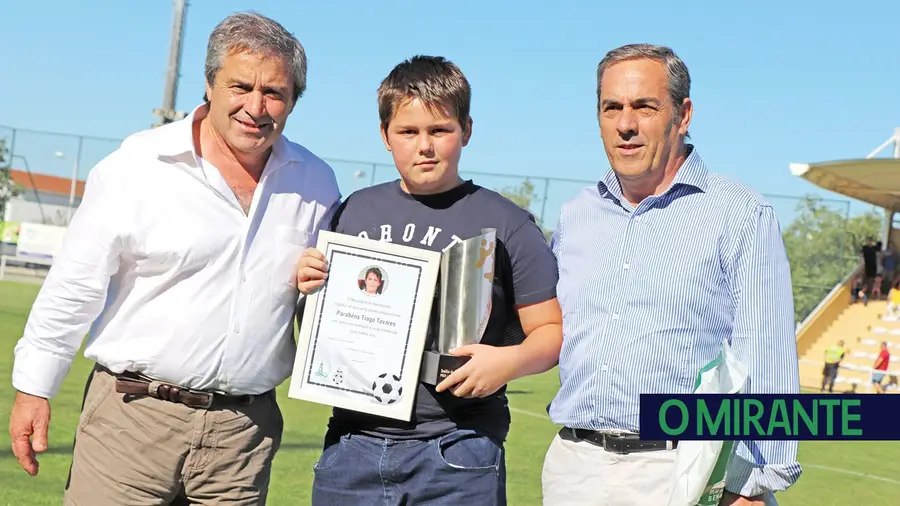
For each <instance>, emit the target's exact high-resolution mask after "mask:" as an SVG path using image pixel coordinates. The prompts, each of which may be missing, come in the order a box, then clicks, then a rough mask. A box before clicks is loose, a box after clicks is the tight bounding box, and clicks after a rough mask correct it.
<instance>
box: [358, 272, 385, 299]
mask: <svg viewBox="0 0 900 506" xmlns="http://www.w3.org/2000/svg"><path fill="white" fill-rule="evenodd" d="M359 274H360V275H359V279H358V280H357V285H359V290H360V291H361V292H362V293H364V294H366V295H368V296H369V297H377V296H378V295H381V294H382V293H384V291H385V290H387V284H388V279H387V273H386V272H385V270H384V268H383V267H380V266H377V265H372V266H369V267H366V268H365V269H363V270H362V272H360V273H359Z"/></svg>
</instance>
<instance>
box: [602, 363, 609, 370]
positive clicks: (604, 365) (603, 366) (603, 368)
mask: <svg viewBox="0 0 900 506" xmlns="http://www.w3.org/2000/svg"><path fill="white" fill-rule="evenodd" d="M607 369H609V367H606V364H603V365H602V366H600V370H601V371H603V372H606V370H607Z"/></svg>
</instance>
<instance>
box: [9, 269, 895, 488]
mask: <svg viewBox="0 0 900 506" xmlns="http://www.w3.org/2000/svg"><path fill="white" fill-rule="evenodd" d="M37 290H38V287H37V286H35V285H25V284H16V283H8V282H0V377H2V378H3V383H2V386H0V413H2V419H3V420H4V427H6V425H7V422H8V416H9V415H8V413H9V409H10V407H11V405H12V400H13V397H14V392H13V390H12V387H11V386H10V375H11V370H12V356H13V355H12V352H13V347H14V346H15V343H16V341H17V339H18V338H19V336H20V335H21V332H22V328H23V326H24V324H25V319H26V317H27V316H28V311H29V308H30V307H31V303H32V301H33V300H34V297H35V296H36V295H37ZM90 367H91V364H90V363H89V362H88V361H87V360H86V359H84V358H83V357H81V356H79V357H78V359H77V360H76V362H75V364H74V366H73V368H72V372H71V374H70V375H69V377H68V379H67V380H66V382H65V384H64V386H63V388H62V391H61V393H60V394H59V396H58V397H56V398H55V399H53V401H52V408H53V414H52V420H51V425H50V449H49V450H48V451H47V452H46V453H44V454H43V455H41V457H40V462H41V472H40V474H39V475H38V476H37V477H34V478H32V477H30V476H28V475H27V474H25V472H24V471H22V470H21V469H20V468H19V467H18V464H17V463H16V460H15V459H14V458H13V456H12V452H11V450H10V446H9V435H8V431H7V430H6V429H5V428H4V429H3V431H2V436H0V447H2V451H0V506H7V505H15V506H42V505H58V504H60V502H61V498H62V491H63V486H64V484H65V480H66V473H67V471H68V466H69V462H70V458H71V445H72V437H73V431H74V428H75V425H76V423H77V421H78V417H79V411H80V407H81V395H82V391H83V388H84V381H85V379H86V377H87V374H88V372H89V370H90ZM557 383H558V379H557V376H556V371H555V370H554V371H550V372H549V373H547V374H544V375H541V376H535V377H530V378H523V379H521V380H519V381H516V382H515V383H514V384H512V385H511V386H510V388H509V392H510V404H511V406H512V408H513V413H512V418H513V424H512V431H511V434H510V438H509V442H508V446H507V448H508V457H507V458H508V461H507V466H508V487H509V499H510V504H511V505H514V506H528V505H540V503H541V499H540V497H541V488H540V486H541V485H540V484H541V480H540V476H541V465H542V463H543V458H544V453H545V452H546V449H547V446H548V445H549V443H550V441H551V439H552V437H553V435H554V434H555V433H556V431H557V430H558V428H557V427H556V426H554V425H553V424H552V423H551V422H550V420H549V419H548V418H547V417H546V415H545V411H544V407H545V406H546V405H547V403H548V402H549V401H550V400H551V399H552V397H553V394H554V392H555V391H556V387H557ZM279 391H280V394H281V395H280V397H279V399H280V403H281V407H282V410H283V411H284V419H285V434H284V441H283V444H282V448H281V451H280V452H279V453H278V455H277V457H276V459H275V464H274V471H273V473H274V474H273V477H272V485H271V495H270V498H271V500H270V501H269V504H272V505H275V506H279V505H288V504H290V505H295V504H309V491H310V486H311V483H312V465H313V463H314V462H315V460H316V458H317V456H318V453H319V450H320V448H321V438H322V435H323V434H324V431H325V423H326V420H327V416H328V412H329V410H328V408H326V407H324V406H320V405H316V404H310V403H305V402H300V401H296V400H293V399H289V398H288V397H287V392H286V391H287V383H285V384H284V385H282V386H281V387H280V389H279ZM898 430H900V429H898ZM800 461H801V463H802V464H803V465H804V473H803V476H802V477H801V479H800V481H799V482H798V483H797V485H796V486H794V487H793V488H792V489H790V490H789V491H787V492H785V493H783V494H780V495H779V501H780V503H781V504H782V505H784V506H823V505H850V504H859V505H866V506H878V505H884V506H888V505H894V504H898V503H900V444H897V443H877V442H873V443H869V442H852V443H851V442H832V443H823V442H804V443H801V446H800Z"/></svg>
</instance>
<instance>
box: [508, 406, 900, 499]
mask: <svg viewBox="0 0 900 506" xmlns="http://www.w3.org/2000/svg"><path fill="white" fill-rule="evenodd" d="M509 410H510V411H512V412H513V413H518V414H520V415H525V416H530V417H532V418H540V419H542V420H546V421H548V422H549V421H550V417H549V416H547V415H544V414H541V413H535V412H533V411H528V410H525V409H519V408H514V407H512V406H510V408H509ZM800 465H801V466H802V467H804V468H809V469H819V470H821V471H831V472H832V473H841V474H847V475H850V476H856V477H858V478H865V479H867V480H875V481H882V482H884V483H892V484H894V485H900V480H895V479H893V478H887V477H885V476H878V475H875V474H867V473H860V472H857V471H851V470H849V469H842V468H840V467H831V466H822V465H819V464H805V463H803V462H801V463H800Z"/></svg>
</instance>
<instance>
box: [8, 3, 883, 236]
mask: <svg viewBox="0 0 900 506" xmlns="http://www.w3.org/2000/svg"><path fill="white" fill-rule="evenodd" d="M738 4H741V5H738ZM855 5H858V6H860V8H857V7H855ZM862 5H865V8H862ZM251 9H252V10H256V11H257V12H260V13H262V14H265V15H267V16H270V17H272V18H274V19H276V20H277V21H279V22H280V23H282V24H283V25H284V26H285V27H286V28H287V29H288V30H290V31H291V32H292V33H294V34H295V35H296V36H297V38H298V39H299V40H300V42H301V43H302V44H303V46H304V47H305V49H306V52H307V56H308V59H309V71H308V89H307V92H306V94H305V95H304V96H303V97H302V98H301V100H300V102H299V104H298V106H297V108H296V109H295V111H294V113H293V114H292V116H291V118H290V119H289V121H288V124H287V127H286V129H285V134H286V135H287V136H288V137H289V138H290V139H291V140H293V141H295V142H299V143H300V144H302V145H304V146H305V147H307V148H309V149H310V150H312V151H313V152H314V153H316V154H317V155H319V156H321V157H323V158H326V159H329V160H335V159H339V160H358V161H362V162H367V163H360V164H354V163H345V162H337V161H336V162H333V163H332V166H333V167H334V169H335V172H336V173H337V174H338V177H339V181H340V182H341V186H342V191H343V192H344V193H345V194H348V193H349V192H351V191H353V190H354V189H356V188H358V187H359V185H362V184H368V183H371V182H373V181H374V182H380V181H385V180H389V179H393V178H394V177H396V174H395V173H394V172H393V169H392V166H390V165H382V166H374V168H373V165H372V164H375V163H378V164H390V162H391V158H390V156H389V153H387V152H386V151H385V149H384V146H383V145H382V143H381V139H380V137H379V135H378V112H377V105H376V98H375V92H376V89H377V87H378V84H379V83H380V81H381V80H382V79H383V78H384V77H385V76H386V75H387V73H388V72H390V70H391V68H393V66H394V65H396V64H397V63H399V62H401V61H402V60H404V59H406V58H408V57H410V56H413V55H415V54H429V55H440V56H444V57H446V58H448V59H450V60H452V61H453V62H455V63H456V64H458V65H459V66H460V68H461V69H462V70H463V72H464V73H465V74H466V76H467V78H468V79H469V81H470V83H471V85H472V89H473V99H472V117H473V120H474V127H473V137H472V141H471V142H470V144H469V146H468V147H467V148H466V149H465V151H464V153H463V157H462V160H461V164H460V168H461V170H463V171H466V172H465V174H464V175H466V176H469V177H473V178H474V179H475V181H476V182H477V183H481V184H483V185H484V186H487V187H491V188H494V189H498V188H499V187H504V186H510V185H515V184H518V182H519V181H521V179H522V176H532V177H535V178H538V179H534V180H533V181H534V183H535V185H536V190H537V191H538V193H539V194H541V195H543V193H544V188H545V187H544V184H545V183H544V181H543V180H541V179H539V177H540V176H550V177H558V178H567V179H572V180H577V181H578V182H571V183H567V182H550V183H549V184H548V186H547V187H546V189H547V196H548V197H547V201H546V208H547V209H544V210H543V211H544V214H545V215H546V216H547V221H550V222H552V221H555V216H556V214H555V212H556V210H558V207H559V205H560V204H561V203H562V202H563V201H565V200H567V199H569V198H571V197H573V196H574V195H575V194H576V193H577V191H578V189H579V188H581V187H583V186H585V185H587V184H590V182H592V181H597V180H598V179H600V178H601V177H602V176H603V174H604V173H605V172H606V171H607V170H608V169H609V165H608V163H607V160H606V157H605V155H604V152H603V148H602V142H601V139H600V136H599V129H598V126H597V119H596V66H597V63H598V62H599V61H600V59H601V58H602V57H603V55H604V54H605V53H606V51H608V50H610V49H612V48H614V47H617V46H619V45H622V44H627V43H634V42H649V43H656V44H664V45H667V46H670V47H672V48H673V49H674V50H675V52H676V53H678V55H679V56H681V57H682V59H683V60H684V61H685V63H686V64H687V66H688V68H689V70H690V73H691V78H692V88H691V97H692V99H693V102H694V116H693V121H692V124H691V128H690V131H691V137H692V140H693V143H694V144H695V146H696V148H697V150H698V151H699V153H700V154H701V156H702V157H703V158H704V160H705V162H706V163H707V165H708V166H709V168H710V170H712V171H715V172H720V173H723V174H726V175H728V176H730V177H733V178H735V179H737V180H739V181H741V182H742V183H745V184H746V185H748V186H750V187H752V188H753V189H755V190H756V191H758V192H760V193H763V194H764V195H766V196H767V197H768V198H769V200H770V202H772V203H773V205H774V206H775V207H776V209H777V210H778V212H779V216H780V217H782V220H785V219H787V218H788V217H789V215H790V214H791V209H792V208H793V206H794V205H795V203H796V200H794V199H793V198H792V197H799V196H802V195H805V194H818V195H820V196H822V197H825V198H834V199H841V200H842V201H846V200H847V199H846V198H843V197H841V196H838V195H835V194H831V193H828V192H824V191H820V190H818V189H817V187H815V186H814V185H812V184H810V183H807V182H805V181H804V180H802V179H799V178H797V177H795V176H792V175H791V173H790V170H789V164H790V163H791V162H815V161H824V160H831V159H842V158H859V157H863V156H865V155H866V154H868V153H869V152H870V151H872V150H873V149H875V148H876V147H878V146H879V145H880V144H881V143H882V142H884V141H885V140H886V139H888V138H889V137H890V136H891V134H892V133H893V131H894V128H895V127H900V114H898V113H900V95H898V93H897V90H898V84H900V75H898V74H900V70H898V63H900V62H898V56H897V47H898V44H897V43H898V36H897V35H896V34H897V33H898V31H897V29H896V26H897V20H898V19H900V3H897V2H888V1H873V2H868V3H866V4H848V3H845V2H812V1H809V2H785V1H779V2H774V1H756V2H708V1H699V0H695V1H688V0H683V1H678V2H672V1H668V2H664V1H651V0H647V1H644V2H598V1H596V0H593V1H591V0H586V1H574V0H572V1H560V2H544V1H522V0H518V1H516V0H492V1H485V0H457V1H454V2H402V3H401V2H396V3H390V4H389V3H385V2H371V1H363V0H359V1H339V0H335V1H332V2H320V1H316V2H313V1H298V0H292V1H289V2H288V1H284V2H281V1H264V0H255V1H237V0H215V1H214V0H189V2H188V7H187V14H186V28H185V33H184V40H183V53H182V61H181V72H180V78H179V81H178V98H177V108H178V109H179V110H181V111H185V112H189V111H191V110H192V109H193V108H194V107H196V106H197V105H199V103H200V100H201V97H202V94H203V85H204V80H203V61H204V57H205V51H206V41H207V38H208V36H209V33H210V31H211V30H212V29H213V27H214V26H215V25H216V24H217V23H218V22H219V21H220V20H221V19H223V18H224V17H225V16H227V15H229V14H231V13H233V12H237V11H243V10H251ZM2 17H3V19H4V20H5V21H4V23H3V25H4V28H3V30H0V47H3V48H4V49H5V51H4V53H5V58H3V60H2V63H0V65H2V68H3V70H0V76H2V77H0V125H4V126H5V127H6V128H4V127H0V138H2V137H7V138H8V137H9V135H10V132H11V130H10V129H9V128H8V127H13V128H18V129H32V130H42V131H54V132H64V133H72V134H81V135H87V136H96V137H106V138H112V139H122V138H124V137H126V136H127V135H129V134H131V133H134V132H136V131H139V130H143V129H146V128H149V127H150V125H151V124H152V123H154V122H155V121H157V118H156V117H155V116H153V115H152V110H153V109H154V108H157V107H160V105H161V103H162V97H163V88H164V79H165V73H166V64H167V58H168V48H169V38H170V34H171V25H172V2H170V1H164V0H130V1H128V2H123V1H120V0H119V1H112V0H92V1H90V2H70V1H60V0H47V1H43V2H7V3H6V4H5V5H4V7H3V12H2ZM116 142H117V141H115V140H112V141H103V140H94V139H87V140H85V141H83V144H82V156H81V158H80V162H79V166H78V167H77V169H78V172H79V177H80V178H84V177H85V176H86V174H87V172H88V171H89V170H90V168H91V166H92V165H93V164H94V163H96V162H97V161H99V160H100V159H101V158H102V157H103V156H105V154H107V153H108V152H109V151H111V150H112V149H114V148H115V146H116ZM77 146H78V143H77V139H75V138H74V137H64V136H50V135H44V134H33V133H28V132H17V134H16V150H15V151H16V154H17V155H19V158H16V159H14V160H13V166H14V167H15V168H21V167H22V165H23V164H26V163H27V165H28V166H29V168H30V169H31V170H32V171H34V172H42V173H49V174H55V175H63V176H67V177H68V176H69V175H70V174H71V173H72V171H73V169H74V168H75V167H74V158H75V155H76V153H77ZM884 154H885V156H890V149H888V150H886V151H885V153H884ZM55 155H58V156H55ZM22 158H24V159H25V162H23V161H22ZM476 172H483V173H492V174H499V175H500V176H481V175H478V174H476ZM354 174H358V176H359V177H354ZM503 175H506V177H503ZM834 205H835V206H836V208H838V209H846V208H847V206H848V204H847V203H846V202H838V203H835V204H834ZM852 209H853V210H854V211H858V210H860V209H868V206H859V205H853V206H852ZM535 211H536V212H537V213H540V212H541V209H540V207H539V206H538V208H537V209H536V210H535Z"/></svg>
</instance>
